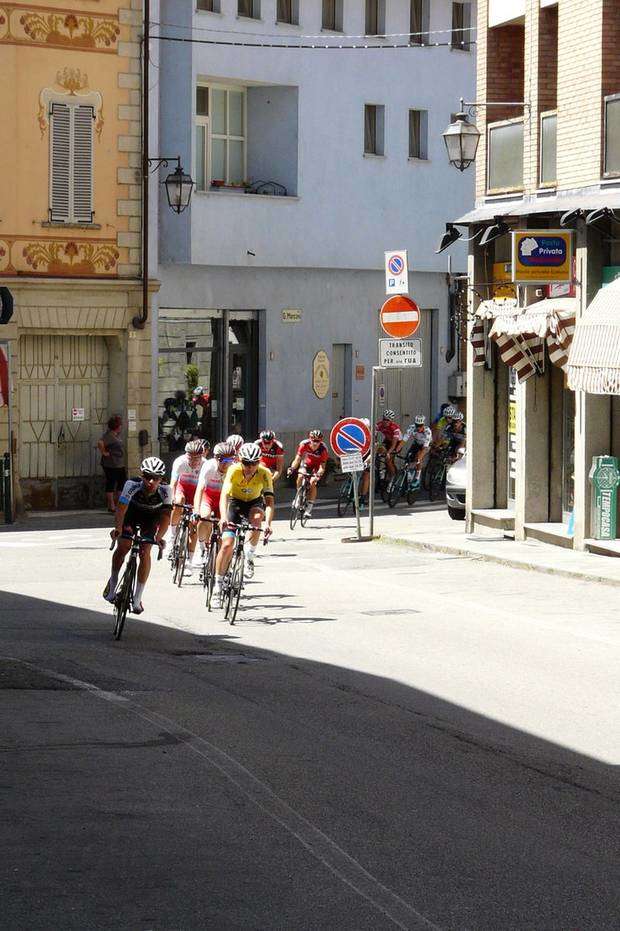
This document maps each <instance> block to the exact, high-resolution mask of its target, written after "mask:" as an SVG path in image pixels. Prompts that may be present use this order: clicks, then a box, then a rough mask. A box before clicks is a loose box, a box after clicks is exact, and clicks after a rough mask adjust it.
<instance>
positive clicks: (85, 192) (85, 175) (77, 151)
mask: <svg viewBox="0 0 620 931" xmlns="http://www.w3.org/2000/svg"><path fill="white" fill-rule="evenodd" d="M94 118H95V114H94V111H93V108H92V107H74V108H73V219H74V220H75V222H76V223H92V222H93V120H94Z"/></svg>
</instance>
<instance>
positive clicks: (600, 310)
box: [567, 278, 620, 394]
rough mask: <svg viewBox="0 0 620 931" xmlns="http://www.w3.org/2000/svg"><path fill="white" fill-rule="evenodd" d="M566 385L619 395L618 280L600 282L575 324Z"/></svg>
mask: <svg viewBox="0 0 620 931" xmlns="http://www.w3.org/2000/svg"><path fill="white" fill-rule="evenodd" d="M567 372H568V387H569V388H572V390H573V391H587V392H588V393H589V394H620V279H618V278H616V280H615V281H612V282H610V284H607V285H604V286H603V287H602V288H601V289H600V291H599V292H598V293H597V294H596V296H595V297H594V299H593V301H592V303H591V304H590V306H589V307H588V308H587V310H586V311H585V313H584V314H583V316H582V317H581V319H580V320H579V321H578V323H577V326H576V327H575V338H574V340H573V344H572V347H571V351H570V354H569V359H568V367H567Z"/></svg>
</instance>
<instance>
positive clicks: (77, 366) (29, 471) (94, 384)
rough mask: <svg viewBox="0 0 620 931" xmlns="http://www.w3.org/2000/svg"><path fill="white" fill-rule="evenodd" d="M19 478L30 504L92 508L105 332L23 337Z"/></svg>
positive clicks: (103, 415)
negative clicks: (95, 334) (100, 334)
mask: <svg viewBox="0 0 620 931" xmlns="http://www.w3.org/2000/svg"><path fill="white" fill-rule="evenodd" d="M19 355H20V386H19V399H20V449H19V463H20V480H21V484H22V490H23V494H24V499H25V501H26V504H27V505H29V506H30V507H31V508H32V509H34V510H36V509H39V508H41V509H46V508H77V507H92V505H93V504H94V501H95V495H96V486H97V484H98V481H99V482H100V478H101V476H100V473H101V469H100V467H99V454H98V452H97V450H96V443H97V440H98V439H99V437H100V436H101V434H102V433H103V432H104V424H105V421H106V420H107V418H108V416H109V412H108V377H109V364H108V348H107V345H106V341H105V339H104V337H101V336H53V335H40V336H22V338H21V340H20V347H19Z"/></svg>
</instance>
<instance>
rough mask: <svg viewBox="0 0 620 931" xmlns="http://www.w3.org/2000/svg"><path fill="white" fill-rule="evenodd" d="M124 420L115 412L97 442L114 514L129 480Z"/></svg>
mask: <svg viewBox="0 0 620 931" xmlns="http://www.w3.org/2000/svg"><path fill="white" fill-rule="evenodd" d="M122 426H123V421H122V420H121V418H120V417H119V416H118V414H115V415H114V417H110V419H109V420H108V430H107V432H106V433H104V434H103V436H102V437H101V439H100V440H99V441H98V443H97V449H98V450H99V452H100V453H101V465H102V468H103V471H104V474H105V494H106V498H107V502H108V511H109V512H110V513H111V514H113V513H114V512H115V510H116V505H117V504H118V497H119V495H120V493H121V491H122V488H123V485H124V484H125V482H126V481H127V469H126V468H125V447H124V446H123V441H122V440H121V427H122Z"/></svg>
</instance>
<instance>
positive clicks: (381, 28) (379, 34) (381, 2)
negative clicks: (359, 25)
mask: <svg viewBox="0 0 620 931" xmlns="http://www.w3.org/2000/svg"><path fill="white" fill-rule="evenodd" d="M369 3H374V4H376V9H377V31H376V32H369V31H368V4H369ZM385 15H386V14H385V0H365V2H364V35H365V36H366V37H368V38H375V39H381V38H383V37H384V36H385Z"/></svg>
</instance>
